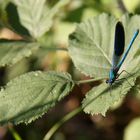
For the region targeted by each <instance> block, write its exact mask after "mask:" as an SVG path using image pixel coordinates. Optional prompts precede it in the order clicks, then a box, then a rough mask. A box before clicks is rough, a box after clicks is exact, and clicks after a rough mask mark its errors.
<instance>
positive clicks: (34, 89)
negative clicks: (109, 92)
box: [0, 71, 74, 124]
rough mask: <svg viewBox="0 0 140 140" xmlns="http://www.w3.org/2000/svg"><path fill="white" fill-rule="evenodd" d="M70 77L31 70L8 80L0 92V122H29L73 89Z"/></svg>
mask: <svg viewBox="0 0 140 140" xmlns="http://www.w3.org/2000/svg"><path fill="white" fill-rule="evenodd" d="M73 85H74V83H73V81H72V79H71V76H70V75H69V74H67V73H58V72H40V71H38V72H30V73H27V74H25V75H22V76H20V77H17V78H15V79H13V80H11V81H10V82H9V83H8V84H7V85H6V87H5V89H2V90H1V92H0V102H1V104H0V112H1V113H0V124H5V123H8V122H12V123H14V124H18V123H21V122H25V123H29V122H31V121H33V120H35V119H37V118H38V117H40V116H42V115H43V114H44V113H46V112H47V111H48V110H49V109H50V108H52V107H53V106H54V105H55V104H56V102H58V101H60V100H61V99H62V98H63V97H64V96H66V95H68V94H69V92H70V91H71V89H72V88H73Z"/></svg>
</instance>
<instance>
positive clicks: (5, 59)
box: [0, 40, 39, 66]
mask: <svg viewBox="0 0 140 140" xmlns="http://www.w3.org/2000/svg"><path fill="white" fill-rule="evenodd" d="M38 48H39V45H38V44H37V43H29V42H25V41H10V40H0V66H5V65H13V64H15V63H16V62H18V61H20V60H21V59H22V58H24V57H29V56H30V55H31V54H32V53H33V51H35V50H37V49H38Z"/></svg>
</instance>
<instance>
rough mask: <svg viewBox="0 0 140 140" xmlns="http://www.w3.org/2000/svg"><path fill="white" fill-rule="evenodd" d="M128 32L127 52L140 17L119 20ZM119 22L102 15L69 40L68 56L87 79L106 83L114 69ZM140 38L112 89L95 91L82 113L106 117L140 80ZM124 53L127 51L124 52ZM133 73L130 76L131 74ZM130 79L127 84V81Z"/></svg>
mask: <svg viewBox="0 0 140 140" xmlns="http://www.w3.org/2000/svg"><path fill="white" fill-rule="evenodd" d="M120 21H122V23H123V25H124V28H125V50H126V48H127V46H128V45H129V43H130V41H131V39H132V37H133V35H134V33H135V31H136V30H137V29H140V24H139V23H140V16H138V15H134V16H129V15H127V14H126V15H124V16H122V17H121V18H120ZM116 23H117V19H116V18H115V17H114V16H112V15H108V14H101V15H99V16H97V17H94V18H91V19H89V20H88V21H85V22H83V23H81V24H79V25H77V28H76V30H75V32H74V33H72V34H71V35H70V37H69V54H70V56H71V58H72V60H73V62H74V64H75V66H76V67H77V68H78V69H79V70H80V71H81V72H82V73H85V74H86V75H89V76H91V77H94V78H95V79H96V78H97V79H98V78H104V79H107V78H108V77H109V71H110V69H111V66H112V56H113V49H114V34H115V25H116ZM139 40H140V35H138V36H137V38H136V40H135V42H134V43H133V46H132V48H131V50H130V52H129V54H128V56H127V57H126V60H125V61H124V63H123V65H122V67H121V68H120V70H119V73H120V72H121V71H122V70H126V71H127V72H123V73H122V74H121V75H120V76H119V79H121V80H120V81H115V83H114V84H113V85H112V86H109V85H107V84H106V83H103V84H101V85H100V86H98V87H96V88H93V89H92V90H91V91H89V92H88V93H87V95H86V98H85V99H84V100H83V109H84V111H85V112H87V113H91V114H98V113H101V114H103V115H105V113H106V111H107V110H108V109H109V107H111V106H112V105H113V104H114V103H115V102H116V101H119V100H120V99H122V98H123V97H124V96H125V95H126V94H127V93H128V91H129V90H130V88H131V87H132V86H134V84H135V80H136V78H137V77H139V76H140V63H139V62H140V57H139V55H136V54H137V52H139V49H140V48H139ZM124 53H125V51H124ZM129 73H130V74H129ZM126 79H127V80H126Z"/></svg>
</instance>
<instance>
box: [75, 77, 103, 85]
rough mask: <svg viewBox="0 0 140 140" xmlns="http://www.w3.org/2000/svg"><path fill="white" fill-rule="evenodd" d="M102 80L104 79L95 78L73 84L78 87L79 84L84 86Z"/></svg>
mask: <svg viewBox="0 0 140 140" xmlns="http://www.w3.org/2000/svg"><path fill="white" fill-rule="evenodd" d="M103 79H104V78H96V79H88V80H80V81H75V84H77V85H80V84H85V83H90V82H95V81H100V80H103Z"/></svg>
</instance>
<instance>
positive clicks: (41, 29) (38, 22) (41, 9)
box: [14, 0, 69, 38]
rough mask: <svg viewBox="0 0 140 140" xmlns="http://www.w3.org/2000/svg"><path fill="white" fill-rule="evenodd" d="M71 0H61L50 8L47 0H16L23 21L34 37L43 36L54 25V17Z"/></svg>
mask: <svg viewBox="0 0 140 140" xmlns="http://www.w3.org/2000/svg"><path fill="white" fill-rule="evenodd" d="M68 2H69V0H61V1H59V2H58V3H57V4H56V5H54V7H52V8H51V9H49V8H48V7H47V6H46V0H20V1H19V0H14V3H15V4H16V5H17V8H18V13H19V17H20V20H21V23H22V25H23V26H24V27H26V28H27V29H28V30H29V32H30V34H31V35H32V36H33V37H34V38H38V37H40V36H42V35H43V34H44V33H45V32H47V31H48V30H49V29H50V27H51V26H52V22H53V17H54V16H55V15H56V13H57V12H58V10H59V8H61V7H62V6H64V5H65V4H67V3H68Z"/></svg>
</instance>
